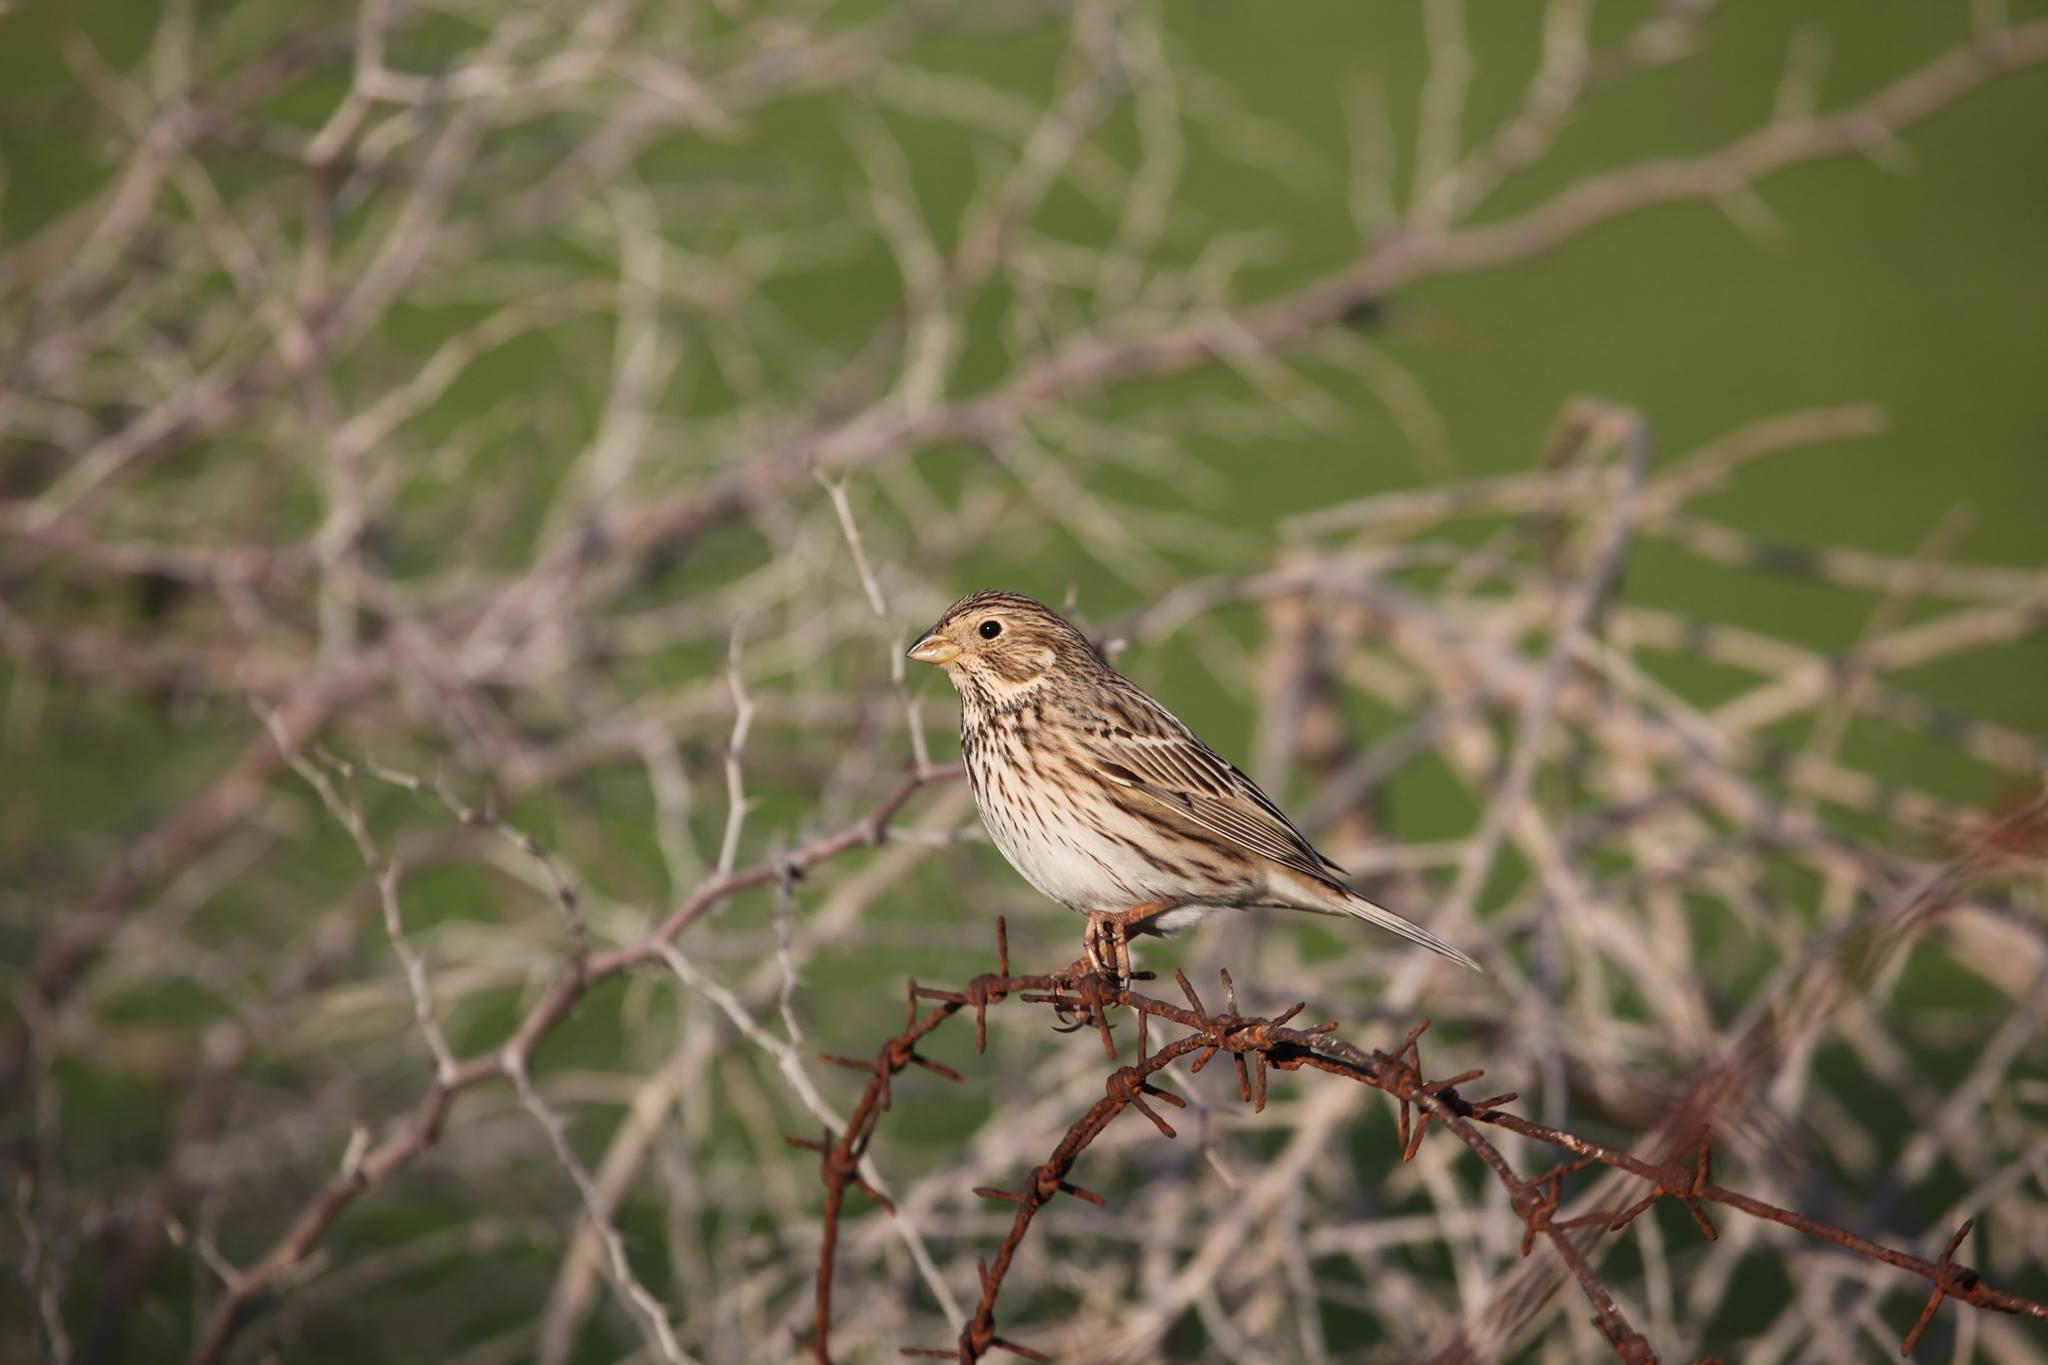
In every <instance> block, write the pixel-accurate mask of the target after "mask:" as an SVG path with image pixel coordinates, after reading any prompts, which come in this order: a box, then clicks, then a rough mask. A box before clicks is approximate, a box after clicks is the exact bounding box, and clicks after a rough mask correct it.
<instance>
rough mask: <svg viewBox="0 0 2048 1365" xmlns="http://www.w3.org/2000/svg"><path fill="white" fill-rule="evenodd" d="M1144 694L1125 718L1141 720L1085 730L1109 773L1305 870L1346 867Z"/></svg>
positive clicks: (1090, 748) (1324, 872)
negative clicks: (1318, 849) (1140, 704)
mask: <svg viewBox="0 0 2048 1365" xmlns="http://www.w3.org/2000/svg"><path fill="white" fill-rule="evenodd" d="M1135 690H1136V689H1133V691H1135ZM1138 696H1139V698H1142V701H1143V703H1144V705H1143V707H1142V709H1140V708H1138V707H1135V706H1133V707H1130V708H1128V709H1127V710H1126V712H1125V714H1123V715H1121V716H1120V717H1119V719H1127V720H1134V721H1136V722H1137V723H1136V724H1131V725H1110V726H1096V727H1094V728H1093V729H1090V730H1088V731H1086V732H1085V734H1084V737H1083V748H1084V749H1085V751H1086V752H1087V753H1088V755H1089V757H1090V758H1091V759H1092V760H1093V762H1094V764H1095V767H1096V769H1097V770H1098V771H1099V772H1101V773H1102V775H1103V776H1104V777H1106V778H1108V779H1109V780H1110V781H1112V782H1115V783H1117V784H1118V785H1119V786H1123V787H1127V788H1130V789H1133V790H1135V791H1139V792H1142V793H1144V794H1145V795H1146V796H1149V797H1151V798H1152V799H1153V800H1155V801H1158V802H1160V803H1161V804H1162V805H1164V806H1166V807H1167V808H1168V809H1170V810H1173V811H1176V812H1178V813H1179V814H1181V815H1183V816H1185V817H1186V818H1187V819H1189V820H1191V821H1193V822H1194V823H1195V824H1197V825H1200V826H1201V827H1202V828H1203V829H1206V830H1208V831H1209V832H1210V833H1211V834H1215V835H1218V836H1220V837H1222V838H1224V839H1228V840H1229V841H1230V842H1232V843H1234V844H1237V845H1238V846H1240V847H1242V848H1244V849H1246V850H1248V851H1250V852H1252V853H1257V854H1259V855H1261V856H1262V857H1267V858H1271V859H1272V860H1273V861H1274V862H1276V863H1279V864H1281V865H1283V866H1285V867H1289V868H1292V869H1294V870H1295V871H1297V872H1303V873H1306V874H1307V875H1309V876H1311V877H1317V878H1320V879H1322V880H1324V881H1329V880H1331V879H1332V876H1333V874H1335V873H1340V872H1342V871H1343V869H1342V868H1340V867H1338V866H1337V865H1336V864H1335V863H1333V862H1331V861H1330V860H1329V859H1328V858H1325V857H1324V856H1323V855H1322V854H1320V853H1318V852H1316V850H1315V846H1314V845H1312V844H1310V843H1309V841H1308V837H1307V836H1306V835H1304V834H1303V833H1302V832H1301V831H1300V830H1298V829H1296V828H1295V827H1294V822H1293V821H1291V820H1289V819H1288V818H1287V817H1286V816H1285V815H1284V814H1282V813H1281V811H1280V808H1279V807H1278V806H1276V805H1274V804H1273V802H1272V801H1271V800H1270V799H1268V797H1267V796H1266V794H1265V793H1264V792H1262V791H1260V790H1259V788H1258V786H1257V784H1256V783H1254V782H1253V781H1252V780H1251V779H1250V778H1249V777H1246V776H1245V775H1244V774H1243V773H1242V772H1240V771H1239V770H1238V768H1237V767H1236V766H1235V765H1234V764H1232V763H1231V762H1229V761H1228V760H1227V759H1225V758H1223V757H1222V756H1220V755H1219V754H1217V753H1216V752H1215V750H1213V749H1211V748H1210V747H1209V746H1208V745H1206V744H1204V743H1202V741H1201V740H1199V739H1197V738H1196V737H1195V735H1194V733H1193V732H1192V731H1190V730H1189V729H1188V728H1187V727H1186V726H1185V725H1182V724H1181V723H1180V721H1178V720H1177V719H1175V718H1174V717H1173V716H1172V715H1171V714H1169V713H1168V712H1167V711H1166V710H1165V708H1163V707H1161V706H1160V705H1159V704H1158V703H1157V702H1155V701H1153V700H1152V699H1151V698H1150V697H1145V696H1144V695H1143V694H1142V693H1139V694H1138ZM1130 712H1138V714H1136V715H1132V714H1129V713H1130Z"/></svg>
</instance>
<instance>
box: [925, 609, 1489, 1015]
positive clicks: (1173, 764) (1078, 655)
mask: <svg viewBox="0 0 2048 1365" xmlns="http://www.w3.org/2000/svg"><path fill="white" fill-rule="evenodd" d="M909 657H910V658H912V659H914V660H916V661H918V662H920V663H927V664H934V665H937V666H938V667H939V668H941V669H943V670H944V671H945V674H946V677H947V679H948V680H949V681H950V682H951V683H952V684H953V687H954V689H955V690H956V691H957V692H958V693H959V694H960V753H961V759H962V762H963V765H964V766H965V768H966V770H967V777H968V782H969V784H970V785H971V786H972V788H973V791H974V802H975V805H976V807H977V808H978V809H979V810H980V812H981V820H982V824H983V825H984V826H985V827H986V828H987V830H988V833H989V837H990V839H992V840H993V841H994V843H995V845H996V847H997V848H998V849H1000V850H1001V851H1002V854H1003V856H1004V857H1005V858H1007V859H1008V860H1009V862H1010V865H1011V866H1012V867H1014V868H1015V869H1016V870H1017V871H1018V872H1019V873H1021V874H1023V877H1024V879H1025V880H1026V881H1028V882H1030V883H1031V885H1033V886H1034V887H1036V888H1037V889H1038V890H1039V891H1040V892H1041V893H1043V894H1044V895H1045V896H1046V897H1047V898H1049V899H1051V900H1053V901H1056V902H1058V903H1059V904H1061V905H1064V906H1066V907H1067V908H1068V909H1071V910H1076V911H1079V912H1080V913H1082V914H1084V915H1086V916H1087V917H1088V926H1087V929H1086V931H1085V932H1084V934H1083V937H1082V944H1083V948H1084V953H1085V958H1086V961H1087V962H1088V963H1090V964H1091V965H1092V967H1093V968H1094V969H1095V970H1097V971H1101V972H1107V973H1111V974H1113V975H1114V976H1115V978H1116V980H1117V981H1118V982H1119V983H1123V982H1128V981H1129V980H1130V979H1131V961H1130V938H1131V935H1132V934H1151V935H1161V936H1163V935H1167V934H1172V933H1176V932H1178V931H1180V930H1182V929H1185V928H1187V927H1189V926H1190V925H1192V924H1194V923H1195V922H1197V921H1198V920H1200V919H1201V918H1202V917H1203V916H1204V915H1206V914H1208V913H1209V912H1210V911H1212V910H1216V909H1220V908H1238V909H1250V908H1253V907H1273V908H1283V909H1289V910H1303V911H1308V912H1310V913H1313V914H1321V915H1338V916H1350V917H1352V918H1354V919H1361V920H1364V921H1366V922H1367V923H1369V924H1374V925H1377V926H1379V927H1380V928H1382V929H1386V930H1389V931H1391V932H1393V933H1395V934H1398V935H1400V936H1401V937H1402V938H1405V939H1407V940H1409V941H1410V942H1412V943H1419V944H1421V945H1422V946H1423V947H1425V948H1427V949H1429V950H1430V951H1431V952H1434V953H1440V954H1442V955H1443V956H1444V957H1447V958H1450V959H1451V960H1452V961H1453V962H1457V963H1460V964H1462V965H1464V966H1466V967H1470V968H1472V969H1473V970H1475V971H1478V970H1481V968H1480V966H1479V964H1478V963H1477V962H1475V961H1474V960H1473V959H1472V958H1471V956H1469V955H1468V954H1466V953H1464V952H1461V951H1460V950H1458V949H1457V948H1454V947H1452V946H1451V945H1450V944H1448V943H1446V942H1444V941H1443V940H1442V939H1440V938H1438V937H1437V936H1436V935H1435V934H1432V933H1431V932H1430V931H1429V930H1427V929H1425V928H1423V927H1422V926H1421V925H1418V924H1414V923H1411V922H1410V921H1408V920H1406V919H1403V918H1402V917H1401V916H1399V915H1397V914H1395V913H1394V912H1393V911H1391V910H1388V909H1387V908H1385V907H1384V906H1381V905H1376V904H1374V903H1373V902H1372V901H1369V900H1367V899H1366V898H1365V897H1364V896H1361V895H1359V894H1358V893H1357V892H1356V891H1353V890H1352V889H1351V888H1350V887H1349V886H1347V885H1346V884H1345V883H1344V881H1343V880H1342V878H1343V875H1344V871H1343V869H1342V868H1340V867H1338V866H1337V865H1336V864H1335V863H1333V862H1331V861H1330V860H1329V859H1328V858H1326V857H1324V856H1323V855H1322V854H1321V853H1319V852H1317V851H1316V848H1315V846H1314V845H1313V844H1311V843H1310V842H1309V841H1308V837H1307V836H1306V835H1304V834H1303V833H1302V832H1301V830H1300V829H1299V828H1297V827H1296V826H1295V824H1294V822H1293V821H1291V820H1289V819H1288V818H1287V816H1286V814H1285V813H1284V812H1283V811H1281V809H1280V808H1279V806H1277V805H1275V804H1274V803H1273V801H1272V799H1271V798H1270V797H1268V796H1267V795H1266V794H1265V793H1264V792H1262V791H1260V790H1259V788H1258V784H1256V783H1254V782H1253V781H1252V780H1251V778H1249V777H1247V776H1245V774H1244V772H1243V771H1242V770H1240V769H1239V768H1238V767H1237V766H1236V765H1235V764H1233V763H1231V762H1229V761H1228V760H1227V759H1225V758H1223V757H1222V756H1220V755H1219V754H1217V752H1216V751H1215V750H1214V749H1211V748H1210V747H1209V746H1208V745H1207V744H1204V743H1203V742H1202V741H1201V740H1200V739H1199V738H1197V737H1196V735H1195V732H1194V731H1192V730H1190V729H1189V728H1188V727H1187V726H1186V725H1185V724H1183V723H1182V722H1181V720H1180V718H1179V717H1177V716H1175V715H1174V714H1173V712H1171V711H1169V710H1167V708H1166V707H1165V706H1163V705H1162V704H1160V703H1159V702H1158V701H1156V700H1155V699H1153V698H1152V697H1151V696H1150V695H1148V694H1147V693H1146V692H1145V691H1144V690H1143V689H1142V688H1140V687H1139V686H1138V685H1137V684H1136V683H1134V682H1132V681H1131V680H1130V679H1128V678H1126V677H1124V676H1123V675H1122V674H1121V673H1118V672H1117V671H1116V670H1115V669H1114V668H1112V667H1111V666H1110V665H1109V662H1108V661H1107V660H1106V659H1105V658H1104V657H1103V656H1102V655H1101V653H1099V652H1098V651H1097V650H1096V648H1095V646H1094V645H1093V644H1092V643H1091V642H1090V641H1089V639H1088V637H1087V636H1086V635H1084V634H1082V633H1081V632H1080V631H1079V630H1077V629H1076V628H1075V627H1074V626H1073V625H1071V624H1070V623H1069V622H1068V621H1067V620H1066V619H1065V618H1063V617H1061V616H1060V615H1059V613H1057V612H1055V611H1053V610H1052V609H1051V608H1049V607H1047V606H1046V605H1044V604H1043V603H1041V602H1038V601H1035V600H1034V599H1032V598H1029V597H1026V596H1024V595H1022V594H1021V593H1014V592H1005V591H1001V590H997V589H990V590H985V591H981V592H975V593H970V594H968V595H967V596H965V597H963V598H961V599H960V600H959V601H957V602H955V603H954V604H953V605H952V606H950V607H948V608H946V610H945V612H944V614H943V615H941V616H940V617H939V619H938V621H937V622H936V623H934V624H933V626H932V628H931V629H930V630H927V631H926V632H924V634H923V635H921V636H919V637H918V639H917V641H916V643H914V644H912V645H911V647H910V650H909ZM1077 965H1078V964H1077Z"/></svg>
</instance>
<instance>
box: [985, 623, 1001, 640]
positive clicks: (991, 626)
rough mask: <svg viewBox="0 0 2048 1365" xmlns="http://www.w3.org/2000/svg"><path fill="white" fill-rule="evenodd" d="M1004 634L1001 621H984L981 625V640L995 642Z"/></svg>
mask: <svg viewBox="0 0 2048 1365" xmlns="http://www.w3.org/2000/svg"><path fill="white" fill-rule="evenodd" d="M1002 633H1003V623H1002V622H1001V621H983V622H982V623H981V638H982V639H984V640H993V639H995V638H996V636H998V635H1001V634H1002Z"/></svg>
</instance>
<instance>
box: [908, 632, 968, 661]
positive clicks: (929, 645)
mask: <svg viewBox="0 0 2048 1365" xmlns="http://www.w3.org/2000/svg"><path fill="white" fill-rule="evenodd" d="M910 657H911V658H913V659H915V660H917V661H918V662H919V663H921V664H949V663H952V662H953V660H955V659H957V658H959V657H960V646H958V645H956V644H954V643H953V642H952V641H951V640H948V639H947V638H946V637H945V636H943V635H927V636H925V637H924V638H923V639H922V640H919V641H918V642H917V643H916V644H914V645H912V646H911V647H910Z"/></svg>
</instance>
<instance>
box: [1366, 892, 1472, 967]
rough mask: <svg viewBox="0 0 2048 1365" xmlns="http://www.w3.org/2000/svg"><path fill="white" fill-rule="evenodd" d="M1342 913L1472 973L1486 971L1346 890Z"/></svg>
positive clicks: (1416, 927)
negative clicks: (1424, 949) (1447, 959)
mask: <svg viewBox="0 0 2048 1365" xmlns="http://www.w3.org/2000/svg"><path fill="white" fill-rule="evenodd" d="M1344 910H1345V913H1347V914H1350V915H1355V916H1357V917H1358V918H1359V919H1362V920H1364V921H1366V922H1367V923H1369V924H1377V925H1378V926H1379V927H1380V928H1382V929H1385V930H1386V931H1387V932H1389V933H1393V934H1399V935H1400V936H1401V937H1402V938H1405V939H1407V940H1408V941H1409V942H1410V943H1420V944H1421V945H1422V946H1423V947H1425V948H1427V949H1429V950H1430V951H1431V952H1432V953H1441V954H1442V955H1443V956H1445V957H1447V958H1449V959H1450V960H1451V961H1453V962H1455V963H1457V964H1458V965H1459V966H1461V967H1470V968H1471V969H1472V970H1473V971H1475V972H1483V971H1485V970H1486V969H1485V968H1484V967H1482V966H1480V965H1479V964H1478V963H1477V962H1475V961H1473V960H1472V958H1471V956H1470V955H1469V954H1466V953H1461V952H1459V951H1458V950H1457V949H1456V948H1453V947H1452V946H1451V945H1450V944H1448V943H1446V942H1444V941H1443V940H1442V939H1440V938H1438V937H1437V936H1436V935H1435V934H1432V933H1431V932H1429V930H1427V929H1425V928H1423V927H1422V926H1421V925H1419V924H1411V923H1409V922H1408V921H1407V920H1405V919H1402V918H1401V917H1400V916H1399V915H1397V914H1395V913H1394V912H1393V911H1391V910H1389V909H1387V908H1386V907H1384V906H1379V905H1374V904H1373V903H1372V902H1371V901H1369V900H1367V899H1366V898H1365V897H1363V896H1361V895H1359V894H1358V893H1357V892H1356V891H1353V890H1351V889H1350V888H1349V887H1346V888H1345V889H1344Z"/></svg>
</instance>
